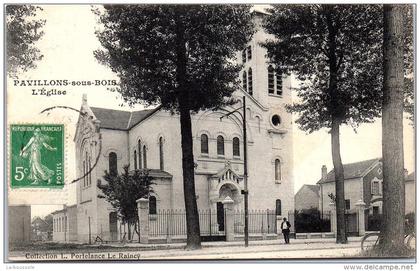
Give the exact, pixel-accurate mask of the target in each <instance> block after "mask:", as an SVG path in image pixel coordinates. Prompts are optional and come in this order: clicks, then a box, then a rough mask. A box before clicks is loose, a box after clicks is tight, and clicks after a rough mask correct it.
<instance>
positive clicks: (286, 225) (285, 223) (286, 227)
mask: <svg viewBox="0 0 420 271" xmlns="http://www.w3.org/2000/svg"><path fill="white" fill-rule="evenodd" d="M290 227H291V225H290V223H289V221H287V218H285V217H283V222H281V231H282V233H283V236H284V242H285V243H286V244H289V243H290V238H289V234H290Z"/></svg>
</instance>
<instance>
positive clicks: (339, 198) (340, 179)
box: [331, 119, 347, 244]
mask: <svg viewBox="0 0 420 271" xmlns="http://www.w3.org/2000/svg"><path fill="white" fill-rule="evenodd" d="M331 152H332V159H333V165H334V175H335V195H336V196H335V204H336V210H337V239H336V242H337V243H339V244H345V243H347V235H346V214H345V210H346V202H345V196H344V168H343V162H342V161H341V152H340V122H339V120H337V119H333V121H332V125H331Z"/></svg>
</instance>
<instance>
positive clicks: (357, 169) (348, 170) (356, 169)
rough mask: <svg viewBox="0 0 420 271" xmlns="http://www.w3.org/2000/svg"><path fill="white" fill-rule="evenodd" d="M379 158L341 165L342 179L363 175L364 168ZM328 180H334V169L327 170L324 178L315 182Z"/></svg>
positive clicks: (319, 182)
mask: <svg viewBox="0 0 420 271" xmlns="http://www.w3.org/2000/svg"><path fill="white" fill-rule="evenodd" d="M379 160H380V158H375V159H370V160H365V161H359V162H355V163H351V164H345V165H343V167H344V180H347V179H353V178H360V177H363V176H364V174H365V172H366V170H367V169H368V168H369V167H370V166H372V165H373V164H374V163H376V162H378V161H379ZM330 182H335V175H334V170H331V171H330V172H328V174H327V177H326V178H325V179H320V180H319V181H318V182H317V184H322V183H330Z"/></svg>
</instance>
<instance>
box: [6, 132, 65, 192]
mask: <svg viewBox="0 0 420 271" xmlns="http://www.w3.org/2000/svg"><path fill="white" fill-rule="evenodd" d="M10 178H11V182H10V185H11V187H12V188H24V187H47V188H62V187H63V186H64V125H62V124H19V125H18V124H12V125H11V126H10Z"/></svg>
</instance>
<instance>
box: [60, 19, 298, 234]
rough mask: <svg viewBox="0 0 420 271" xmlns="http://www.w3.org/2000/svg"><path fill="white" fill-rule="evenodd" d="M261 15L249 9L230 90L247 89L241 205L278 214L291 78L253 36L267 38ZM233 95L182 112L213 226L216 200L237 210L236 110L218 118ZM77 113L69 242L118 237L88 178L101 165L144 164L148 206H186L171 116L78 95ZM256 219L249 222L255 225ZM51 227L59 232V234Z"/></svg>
mask: <svg viewBox="0 0 420 271" xmlns="http://www.w3.org/2000/svg"><path fill="white" fill-rule="evenodd" d="M263 16H265V15H264V14H262V13H258V12H255V13H254V20H255V21H256V23H257V25H258V26H259V27H258V29H257V30H258V31H257V32H256V33H255V34H254V36H253V39H252V40H251V41H250V42H249V43H248V44H247V46H246V48H244V50H242V51H240V52H238V53H237V61H239V62H240V63H242V64H243V69H242V71H241V73H240V79H241V80H242V88H240V89H238V90H237V91H236V92H234V93H233V97H234V98H237V99H238V100H239V101H241V100H242V97H243V96H245V98H246V105H247V106H246V118H247V127H246V128H247V138H248V140H247V141H248V142H247V143H248V144H247V146H248V189H249V209H251V210H267V209H270V210H273V211H275V214H276V215H277V216H281V215H287V214H288V213H289V212H291V213H293V211H294V197H293V187H294V184H293V177H292V170H293V141H292V116H291V114H290V113H288V112H287V111H286V109H285V105H286V104H288V103H290V102H291V81H290V77H288V76H286V75H283V74H276V73H275V72H274V68H273V66H272V65H269V64H268V63H267V59H266V50H265V49H264V48H263V47H262V46H261V45H260V43H261V42H263V41H265V40H266V39H267V38H269V37H270V36H269V35H268V34H267V33H265V32H264V31H263V29H262V27H261V21H262V17H263ZM241 104H242V103H241V102H239V103H238V104H236V105H233V106H227V107H225V108H223V109H220V110H218V111H212V110H206V111H200V112H198V113H196V114H193V115H192V116H191V122H192V135H193V148H194V149H193V153H194V159H195V164H196V168H195V189H196V199H197V205H198V209H199V210H208V211H209V212H208V213H211V214H215V215H216V218H217V220H216V219H211V223H212V224H214V223H216V225H218V227H217V229H218V230H219V231H223V227H221V225H223V223H224V222H223V221H224V216H223V212H224V210H223V208H224V207H223V206H224V205H223V200H225V199H226V198H227V197H229V198H231V199H232V200H233V201H234V208H235V210H236V211H241V210H243V209H244V202H243V195H242V194H241V191H242V190H243V189H244V181H243V178H244V172H243V171H244V152H243V141H242V140H243V134H242V133H243V128H242V120H241V118H240V117H239V116H238V115H236V114H232V115H230V117H229V118H223V119H222V120H221V119H220V117H221V116H223V115H225V114H226V113H227V112H230V111H233V110H235V109H236V108H238V107H240V106H241ZM80 112H81V113H80V116H79V120H78V123H77V127H76V133H75V137H74V142H75V146H76V175H77V176H80V178H79V181H78V183H77V204H76V206H75V208H76V209H77V211H75V213H77V219H76V220H77V240H78V241H80V242H87V241H88V240H89V239H91V238H95V237H96V236H100V237H101V238H102V239H104V240H111V241H112V240H117V239H118V238H120V236H121V235H120V234H121V233H122V232H121V231H122V228H123V227H124V226H125V225H123V224H122V223H121V221H120V220H119V218H118V214H117V212H116V211H115V210H114V209H113V208H112V206H111V205H110V204H109V203H108V202H107V201H106V200H105V199H103V198H99V197H98V195H100V190H99V189H98V187H97V180H100V181H101V182H103V181H104V180H103V178H102V177H103V175H104V171H105V170H107V171H109V172H121V171H122V168H123V166H124V165H130V170H136V169H139V170H144V169H147V170H149V175H150V176H151V177H153V178H154V183H155V184H154V191H155V193H154V194H153V195H151V196H150V197H149V209H150V210H151V212H153V213H155V212H156V211H159V210H184V209H185V207H184V195H183V175H182V153H181V131H180V123H179V116H178V115H176V114H175V115H174V114H171V112H168V111H165V110H163V109H161V108H160V107H157V108H155V109H146V110H140V111H124V110H112V109H107V108H100V107H91V106H90V105H89V104H88V100H87V96H86V95H84V96H83V99H82V105H81V109H80ZM55 217H56V220H55V221H57V219H58V229H59V230H60V233H62V232H63V231H64V232H65V231H66V228H63V226H62V225H63V223H64V225H67V223H69V222H68V221H67V222H66V218H65V217H66V216H65V215H64V213H59V212H57V213H56V214H55ZM60 217H61V218H60ZM63 217H64V218H63ZM63 219H64V222H63ZM67 219H70V220H71V218H70V217H68V218H67ZM154 219H156V218H154ZM60 221H61V222H60ZM241 221H242V220H241ZM265 221H266V220H264V221H262V222H261V223H266V222H265ZM273 221H274V220H273ZM184 222H185V221H184ZM184 222H183V223H184ZM60 223H61V224H60ZM150 223H151V226H150V227H152V223H153V221H152V222H150ZM238 223H239V222H238ZM241 223H242V222H241ZM261 223H260V222H258V223H256V224H255V225H257V226H256V227H258V229H260V228H261ZM55 225H57V223H56V224H55ZM60 225H61V226H60ZM235 225H236V224H235ZM211 226H213V225H211ZM241 227H242V228H243V225H239V226H238V228H241ZM271 228H273V227H271ZM54 233H57V234H56V235H57V236H59V237H57V238H56V239H57V240H58V239H60V240H63V237H64V236H62V234H61V235H58V231H54ZM64 238H65V237H64Z"/></svg>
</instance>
